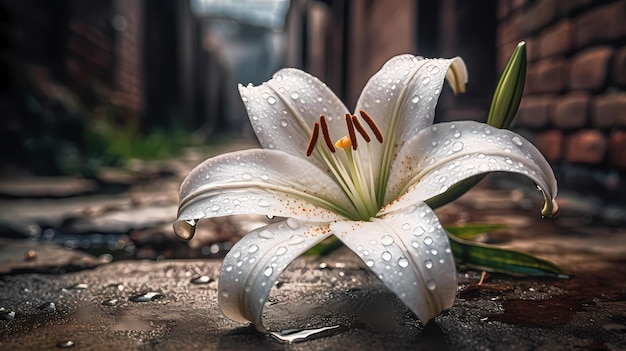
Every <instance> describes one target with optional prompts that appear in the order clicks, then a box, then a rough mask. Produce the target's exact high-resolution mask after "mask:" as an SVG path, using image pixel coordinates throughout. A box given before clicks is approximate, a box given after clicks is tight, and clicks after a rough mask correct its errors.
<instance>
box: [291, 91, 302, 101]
mask: <svg viewBox="0 0 626 351" xmlns="http://www.w3.org/2000/svg"><path fill="white" fill-rule="evenodd" d="M290 96H291V98H292V99H294V100H297V99H298V98H299V97H300V94H298V93H296V92H293V93H291V95H290Z"/></svg>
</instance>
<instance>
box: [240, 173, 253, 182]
mask: <svg viewBox="0 0 626 351" xmlns="http://www.w3.org/2000/svg"><path fill="white" fill-rule="evenodd" d="M241 178H242V179H243V180H250V179H252V174H250V173H244V174H242V175H241Z"/></svg>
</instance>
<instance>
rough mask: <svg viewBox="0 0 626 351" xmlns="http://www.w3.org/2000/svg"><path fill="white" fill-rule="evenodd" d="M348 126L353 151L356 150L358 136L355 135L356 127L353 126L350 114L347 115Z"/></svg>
mask: <svg viewBox="0 0 626 351" xmlns="http://www.w3.org/2000/svg"><path fill="white" fill-rule="evenodd" d="M346 124H347V125H348V135H349V136H350V140H351V141H352V150H356V147H357V142H356V134H354V125H353V124H352V117H351V116H350V114H349V113H346Z"/></svg>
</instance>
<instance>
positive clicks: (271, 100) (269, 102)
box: [267, 96, 276, 105]
mask: <svg viewBox="0 0 626 351" xmlns="http://www.w3.org/2000/svg"><path fill="white" fill-rule="evenodd" d="M267 103H268V104H270V105H274V104H275V103H276V98H275V97H273V96H270V97H268V98H267Z"/></svg>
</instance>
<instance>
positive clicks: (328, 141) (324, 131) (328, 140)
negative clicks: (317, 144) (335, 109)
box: [320, 115, 335, 153]
mask: <svg viewBox="0 0 626 351" xmlns="http://www.w3.org/2000/svg"><path fill="white" fill-rule="evenodd" d="M320 124H321V127H322V135H323V136H324V141H325V142H326V146H328V149H330V152H332V153H335V145H333V141H332V139H331V138H330V131H329V130H328V123H326V117H324V115H321V116H320Z"/></svg>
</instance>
